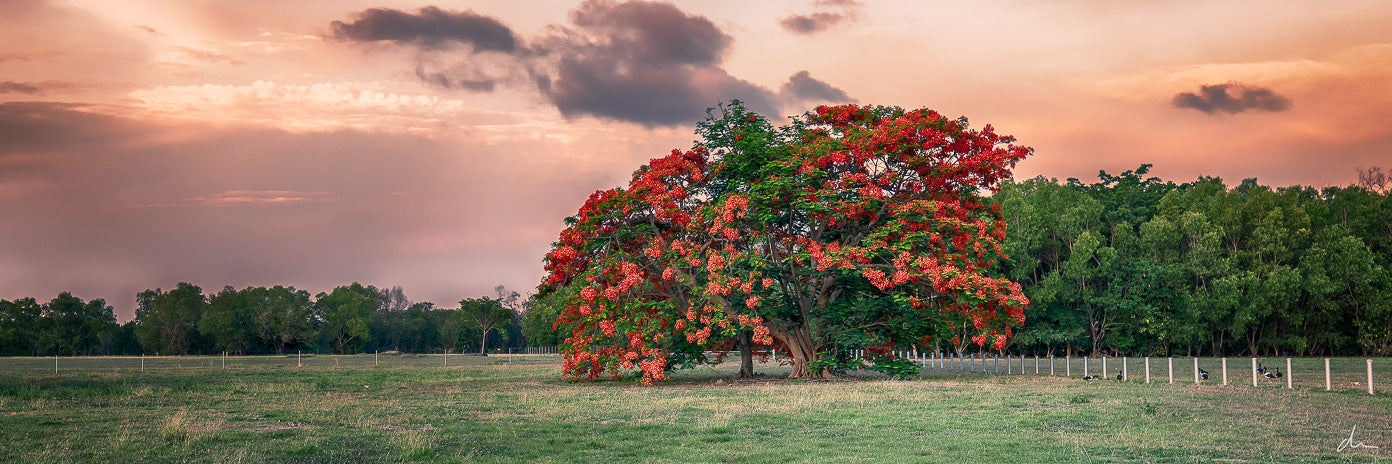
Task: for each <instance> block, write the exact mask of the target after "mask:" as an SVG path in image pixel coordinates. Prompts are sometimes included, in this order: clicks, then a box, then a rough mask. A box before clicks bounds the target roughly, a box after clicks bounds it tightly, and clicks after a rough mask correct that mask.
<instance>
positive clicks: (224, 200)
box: [189, 190, 333, 206]
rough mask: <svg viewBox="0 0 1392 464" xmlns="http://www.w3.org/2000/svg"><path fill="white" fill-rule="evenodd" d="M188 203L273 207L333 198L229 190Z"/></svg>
mask: <svg viewBox="0 0 1392 464" xmlns="http://www.w3.org/2000/svg"><path fill="white" fill-rule="evenodd" d="M189 201H190V202H193V203H196V204H201V205H206V206H232V205H275V204H284V203H307V202H320V201H333V196H332V195H331V194H329V192H297V191H294V190H230V191H226V192H222V193H218V194H213V195H208V196H200V197H194V198H190V199H189Z"/></svg>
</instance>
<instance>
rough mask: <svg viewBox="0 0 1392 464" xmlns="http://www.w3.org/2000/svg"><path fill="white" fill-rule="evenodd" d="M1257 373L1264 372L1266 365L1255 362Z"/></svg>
mask: <svg viewBox="0 0 1392 464" xmlns="http://www.w3.org/2000/svg"><path fill="white" fill-rule="evenodd" d="M1257 373H1258V374H1266V366H1263V365H1261V363H1257Z"/></svg>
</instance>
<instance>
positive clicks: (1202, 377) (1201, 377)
mask: <svg viewBox="0 0 1392 464" xmlns="http://www.w3.org/2000/svg"><path fill="white" fill-rule="evenodd" d="M1205 380H1208V371H1206V370H1203V368H1202V367H1200V368H1199V381H1198V382H1195V383H1194V388H1199V385H1200V384H1201V383H1203V381H1205Z"/></svg>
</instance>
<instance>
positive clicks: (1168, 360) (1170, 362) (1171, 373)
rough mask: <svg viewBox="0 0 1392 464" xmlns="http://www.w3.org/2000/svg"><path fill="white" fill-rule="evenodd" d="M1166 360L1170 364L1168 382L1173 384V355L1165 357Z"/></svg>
mask: <svg viewBox="0 0 1392 464" xmlns="http://www.w3.org/2000/svg"><path fill="white" fill-rule="evenodd" d="M1166 362H1167V363H1168V364H1169V365H1170V367H1169V371H1170V383H1171V384H1173V383H1174V357H1173V356H1170V357H1168V358H1166Z"/></svg>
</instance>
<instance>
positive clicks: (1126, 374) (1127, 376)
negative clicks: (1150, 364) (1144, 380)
mask: <svg viewBox="0 0 1392 464" xmlns="http://www.w3.org/2000/svg"><path fill="white" fill-rule="evenodd" d="M1127 359H1128V358H1127V357H1126V356H1122V357H1121V380H1122V381H1123V382H1125V381H1128V380H1131V368H1129V367H1127V366H1126V360H1127Z"/></svg>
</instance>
